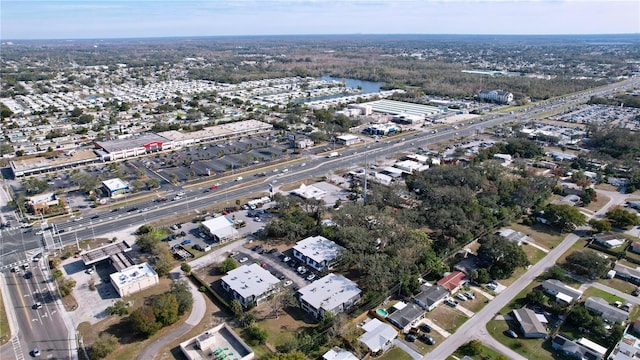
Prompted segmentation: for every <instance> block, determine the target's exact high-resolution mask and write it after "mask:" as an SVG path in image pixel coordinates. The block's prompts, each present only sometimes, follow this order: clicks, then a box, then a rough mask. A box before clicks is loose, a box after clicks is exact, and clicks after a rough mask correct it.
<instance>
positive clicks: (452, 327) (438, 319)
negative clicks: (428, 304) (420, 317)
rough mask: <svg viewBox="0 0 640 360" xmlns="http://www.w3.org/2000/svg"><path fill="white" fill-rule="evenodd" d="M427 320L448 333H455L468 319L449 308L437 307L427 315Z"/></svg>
mask: <svg viewBox="0 0 640 360" xmlns="http://www.w3.org/2000/svg"><path fill="white" fill-rule="evenodd" d="M429 319H431V321H433V322H434V323H436V324H437V325H438V326H440V327H441V328H443V329H445V330H447V331H448V332H450V333H453V332H455V331H456V329H457V328H459V327H460V325H462V324H464V322H465V321H467V320H468V319H469V318H468V317H467V316H466V315H464V314H463V313H461V312H460V311H457V310H455V309H453V308H451V307H449V306H446V305H444V306H438V307H437V308H436V309H435V310H433V311H432V312H431V314H430V315H429Z"/></svg>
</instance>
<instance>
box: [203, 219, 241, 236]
mask: <svg viewBox="0 0 640 360" xmlns="http://www.w3.org/2000/svg"><path fill="white" fill-rule="evenodd" d="M234 225H235V224H234V221H233V220H232V219H230V218H229V217H227V216H224V215H223V216H218V217H217V218H213V219H209V220H206V221H203V222H202V224H200V228H201V229H202V230H203V231H204V232H205V233H206V234H207V235H209V236H211V237H212V238H213V239H215V240H216V241H219V242H225V241H229V240H232V239H234V238H235V237H236V236H237V235H238V231H237V230H236V228H235V226H234Z"/></svg>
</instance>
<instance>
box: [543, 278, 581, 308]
mask: <svg viewBox="0 0 640 360" xmlns="http://www.w3.org/2000/svg"><path fill="white" fill-rule="evenodd" d="M542 288H543V289H544V292H545V293H547V294H549V295H551V296H555V298H556V301H563V302H565V303H567V304H571V303H573V302H574V301H577V300H580V298H582V291H580V290H578V289H575V288H572V287H571V286H568V285H566V284H565V283H563V282H562V281H560V280H556V279H548V280H545V281H544V282H543V283H542Z"/></svg>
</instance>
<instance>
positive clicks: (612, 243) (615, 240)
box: [593, 232, 626, 249]
mask: <svg viewBox="0 0 640 360" xmlns="http://www.w3.org/2000/svg"><path fill="white" fill-rule="evenodd" d="M593 241H594V242H595V243H596V244H598V245H601V246H604V247H606V248H607V249H615V248H617V247H619V246H620V245H623V244H624V243H625V241H626V239H625V238H624V236H622V234H618V233H615V232H606V233H602V234H595V235H593Z"/></svg>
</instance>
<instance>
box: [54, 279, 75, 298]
mask: <svg viewBox="0 0 640 360" xmlns="http://www.w3.org/2000/svg"><path fill="white" fill-rule="evenodd" d="M56 281H57V283H58V292H59V293H60V296H61V297H65V296H69V295H71V293H72V292H73V288H74V287H75V286H76V281H75V280H73V279H68V278H65V277H60V278H58V279H57V280H56Z"/></svg>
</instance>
